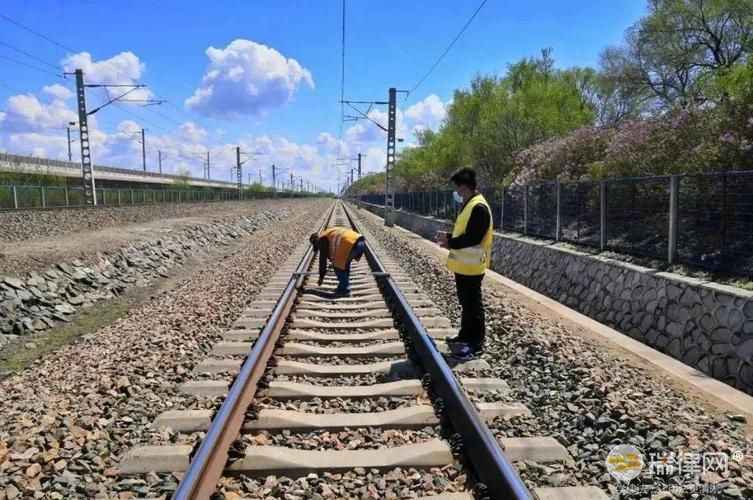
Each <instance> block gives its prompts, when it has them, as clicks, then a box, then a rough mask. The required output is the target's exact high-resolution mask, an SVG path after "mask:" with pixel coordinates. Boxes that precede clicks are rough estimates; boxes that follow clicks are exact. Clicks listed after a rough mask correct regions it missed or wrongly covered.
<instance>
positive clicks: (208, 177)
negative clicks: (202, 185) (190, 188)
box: [207, 150, 211, 180]
mask: <svg viewBox="0 0 753 500" xmlns="http://www.w3.org/2000/svg"><path fill="white" fill-rule="evenodd" d="M210 178H211V177H210V175H209V150H207V180H209V179H210Z"/></svg>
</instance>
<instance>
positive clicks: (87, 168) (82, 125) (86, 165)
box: [76, 69, 97, 206]
mask: <svg viewBox="0 0 753 500" xmlns="http://www.w3.org/2000/svg"><path fill="white" fill-rule="evenodd" d="M76 97H77V100H78V133H79V143H80V144H81V177H82V182H83V185H84V198H85V200H86V204H87V205H91V206H95V205H96V204H97V191H96V186H95V183H94V169H93V168H92V158H91V149H89V123H88V118H89V115H88V113H87V111H86V91H85V89H84V72H83V71H82V70H80V69H77V70H76Z"/></svg>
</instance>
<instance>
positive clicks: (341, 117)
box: [339, 0, 346, 140]
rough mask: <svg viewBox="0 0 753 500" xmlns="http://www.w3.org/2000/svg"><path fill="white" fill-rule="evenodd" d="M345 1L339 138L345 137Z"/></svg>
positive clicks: (343, 6) (343, 7)
mask: <svg viewBox="0 0 753 500" xmlns="http://www.w3.org/2000/svg"><path fill="white" fill-rule="evenodd" d="M345 1H346V0H342V40H341V58H340V133H339V138H340V140H342V137H343V122H344V121H345V105H344V102H343V101H344V100H345Z"/></svg>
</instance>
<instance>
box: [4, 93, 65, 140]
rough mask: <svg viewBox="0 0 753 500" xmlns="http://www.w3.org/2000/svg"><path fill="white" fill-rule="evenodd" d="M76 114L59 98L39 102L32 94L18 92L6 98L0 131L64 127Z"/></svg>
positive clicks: (31, 130)
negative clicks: (48, 101)
mask: <svg viewBox="0 0 753 500" xmlns="http://www.w3.org/2000/svg"><path fill="white" fill-rule="evenodd" d="M77 120H78V116H77V115H76V113H74V112H73V110H71V109H69V108H68V107H67V106H66V105H65V103H64V102H63V101H61V100H58V99H55V100H53V101H52V102H51V103H49V104H45V103H43V102H40V101H39V99H37V97H36V96H35V95H33V94H19V95H14V96H11V97H9V98H8V100H7V103H6V111H5V113H4V114H3V115H2V116H0V131H4V132H39V131H42V130H45V129H50V128H56V129H60V130H63V129H65V127H66V125H67V124H68V122H72V121H77Z"/></svg>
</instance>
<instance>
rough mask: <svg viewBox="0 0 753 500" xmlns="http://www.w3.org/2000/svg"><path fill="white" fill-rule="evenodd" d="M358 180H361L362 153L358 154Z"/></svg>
mask: <svg viewBox="0 0 753 500" xmlns="http://www.w3.org/2000/svg"><path fill="white" fill-rule="evenodd" d="M358 180H359V181H360V180H361V153H358Z"/></svg>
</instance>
